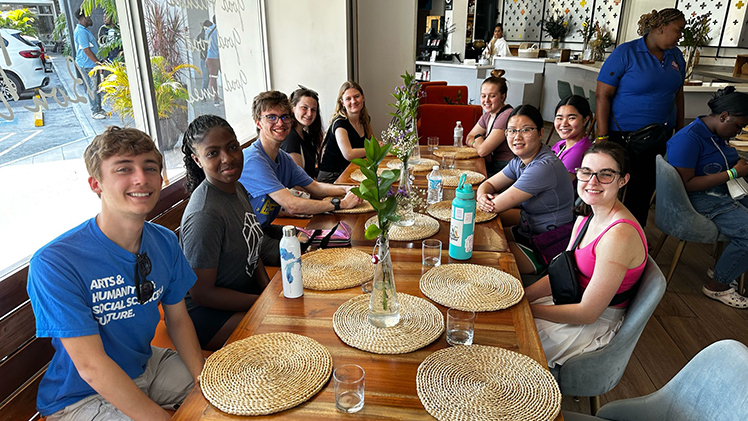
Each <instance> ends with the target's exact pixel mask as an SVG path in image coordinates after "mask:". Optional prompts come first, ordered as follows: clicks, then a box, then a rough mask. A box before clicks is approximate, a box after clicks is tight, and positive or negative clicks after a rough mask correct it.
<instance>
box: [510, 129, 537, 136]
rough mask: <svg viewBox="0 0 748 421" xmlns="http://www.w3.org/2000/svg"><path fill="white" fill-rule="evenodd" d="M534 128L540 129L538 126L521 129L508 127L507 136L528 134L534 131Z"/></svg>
mask: <svg viewBox="0 0 748 421" xmlns="http://www.w3.org/2000/svg"><path fill="white" fill-rule="evenodd" d="M533 130H538V128H537V127H523V128H521V129H506V130H505V133H506V137H517V135H518V134H520V133H521V134H522V136H525V135H528V134H530V133H532V131H533Z"/></svg>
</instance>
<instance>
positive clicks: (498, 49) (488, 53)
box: [483, 23, 512, 60]
mask: <svg viewBox="0 0 748 421" xmlns="http://www.w3.org/2000/svg"><path fill="white" fill-rule="evenodd" d="M511 56H512V52H511V51H509V44H507V43H506V40H505V39H504V25H502V24H500V23H497V24H496V26H494V28H493V37H492V38H491V40H490V41H488V43H487V44H486V48H485V49H484V50H483V58H485V59H487V60H491V59H493V58H494V57H511Z"/></svg>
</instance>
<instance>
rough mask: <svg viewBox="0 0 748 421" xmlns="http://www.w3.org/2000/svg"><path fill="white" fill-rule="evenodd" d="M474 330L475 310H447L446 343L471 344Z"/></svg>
mask: <svg viewBox="0 0 748 421" xmlns="http://www.w3.org/2000/svg"><path fill="white" fill-rule="evenodd" d="M474 331H475V312H474V311H462V310H457V309H454V308H450V309H449V310H447V343H448V344H450V345H472V344H473V332H474Z"/></svg>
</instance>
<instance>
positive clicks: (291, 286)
mask: <svg viewBox="0 0 748 421" xmlns="http://www.w3.org/2000/svg"><path fill="white" fill-rule="evenodd" d="M280 260H281V274H282V276H283V296H284V297H286V298H298V297H301V296H302V295H304V284H303V283H302V281H301V244H299V239H298V238H296V227H294V226H293V225H286V226H284V227H283V238H281V240H280Z"/></svg>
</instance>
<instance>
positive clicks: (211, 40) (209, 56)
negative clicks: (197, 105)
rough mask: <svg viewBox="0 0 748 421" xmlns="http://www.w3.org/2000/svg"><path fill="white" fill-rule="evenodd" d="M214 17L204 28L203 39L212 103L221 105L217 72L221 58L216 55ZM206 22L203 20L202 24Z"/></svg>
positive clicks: (216, 36) (216, 32) (216, 33)
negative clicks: (206, 49) (205, 41)
mask: <svg viewBox="0 0 748 421" xmlns="http://www.w3.org/2000/svg"><path fill="white" fill-rule="evenodd" d="M215 22H216V18H215V16H214V17H213V24H212V25H211V26H210V27H208V29H206V30H205V39H206V40H207V42H208V51H207V52H206V55H205V64H206V65H207V66H208V73H209V74H210V82H209V86H210V89H211V90H212V91H213V105H215V106H216V107H218V106H219V105H221V98H219V97H218V72H219V71H220V70H221V60H220V59H219V55H218V29H217V28H216V23H215ZM205 23H208V21H205V22H204V23H203V24H205Z"/></svg>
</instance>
